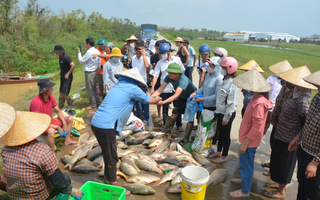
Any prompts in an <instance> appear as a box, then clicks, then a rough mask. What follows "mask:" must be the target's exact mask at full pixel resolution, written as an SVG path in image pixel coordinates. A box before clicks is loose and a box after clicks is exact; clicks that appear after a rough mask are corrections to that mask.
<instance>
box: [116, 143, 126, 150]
mask: <svg viewBox="0 0 320 200" xmlns="http://www.w3.org/2000/svg"><path fill="white" fill-rule="evenodd" d="M117 148H119V149H127V148H128V146H127V145H126V144H125V143H124V142H123V141H117Z"/></svg>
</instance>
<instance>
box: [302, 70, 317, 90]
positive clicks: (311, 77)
mask: <svg viewBox="0 0 320 200" xmlns="http://www.w3.org/2000/svg"><path fill="white" fill-rule="evenodd" d="M303 80H304V81H306V82H308V83H311V84H312V85H316V86H317V87H320V71H317V72H315V73H313V74H311V75H309V76H306V77H304V78H303Z"/></svg>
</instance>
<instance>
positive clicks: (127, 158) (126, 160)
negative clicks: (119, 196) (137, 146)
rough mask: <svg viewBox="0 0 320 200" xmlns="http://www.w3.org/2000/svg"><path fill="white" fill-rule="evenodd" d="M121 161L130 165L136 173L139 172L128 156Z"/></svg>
mask: <svg viewBox="0 0 320 200" xmlns="http://www.w3.org/2000/svg"><path fill="white" fill-rule="evenodd" d="M121 161H122V162H126V163H128V164H129V165H131V166H132V167H133V168H134V169H135V170H136V171H137V172H138V173H139V172H140V171H141V170H140V169H139V167H138V166H137V165H136V163H135V162H134V161H133V159H132V158H130V157H129V155H126V156H124V157H122V158H121Z"/></svg>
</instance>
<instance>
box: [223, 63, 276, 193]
mask: <svg viewBox="0 0 320 200" xmlns="http://www.w3.org/2000/svg"><path fill="white" fill-rule="evenodd" d="M233 84H235V85H236V86H238V87H239V88H242V89H245V90H248V91H252V92H254V93H255V94H254V96H253V98H252V99H251V101H250V103H249V104H248V106H247V109H246V112H245V114H244V116H243V119H242V122H241V125H240V129H239V142H240V143H241V146H240V148H239V153H240V174H241V179H232V180H231V181H232V182H233V183H236V184H241V186H242V187H241V189H240V190H236V191H233V192H230V193H229V194H230V196H232V197H249V195H250V189H251V183H252V178H253V171H254V155H255V153H256V149H257V148H258V146H259V145H260V143H261V140H262V137H263V130H264V124H265V122H266V119H267V116H268V111H269V110H271V109H272V103H271V101H270V98H269V93H268V92H269V91H270V90H271V87H270V85H269V84H268V82H267V81H266V80H265V79H264V78H263V76H262V75H261V74H260V73H259V72H258V70H256V69H253V70H250V71H248V72H246V73H244V74H241V75H239V76H238V77H236V78H235V79H234V80H233Z"/></svg>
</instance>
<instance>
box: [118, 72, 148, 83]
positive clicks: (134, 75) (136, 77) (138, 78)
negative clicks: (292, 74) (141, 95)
mask: <svg viewBox="0 0 320 200" xmlns="http://www.w3.org/2000/svg"><path fill="white" fill-rule="evenodd" d="M114 76H115V77H116V78H118V77H119V76H126V77H128V78H132V79H134V80H136V81H138V82H140V83H142V84H143V86H144V87H147V84H146V82H144V80H143V78H142V76H141V74H140V73H139V71H138V70H137V68H132V69H129V70H126V71H123V72H121V73H119V74H115V75H114Z"/></svg>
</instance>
